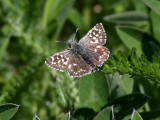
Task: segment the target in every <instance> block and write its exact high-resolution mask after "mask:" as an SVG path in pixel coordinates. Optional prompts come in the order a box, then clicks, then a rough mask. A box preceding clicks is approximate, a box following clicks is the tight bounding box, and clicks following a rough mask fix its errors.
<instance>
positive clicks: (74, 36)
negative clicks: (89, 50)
mask: <svg viewBox="0 0 160 120" xmlns="http://www.w3.org/2000/svg"><path fill="white" fill-rule="evenodd" d="M78 30H79V28H77V29H76V32H75V34H74V38H73V40H75V37H76V34H77V32H78Z"/></svg>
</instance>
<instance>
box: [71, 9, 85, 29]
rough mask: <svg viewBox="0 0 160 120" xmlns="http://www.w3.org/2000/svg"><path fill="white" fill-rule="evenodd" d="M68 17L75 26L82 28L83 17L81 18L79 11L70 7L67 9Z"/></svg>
mask: <svg viewBox="0 0 160 120" xmlns="http://www.w3.org/2000/svg"><path fill="white" fill-rule="evenodd" d="M68 19H69V20H70V21H71V22H72V23H73V24H74V25H76V27H78V28H80V29H82V30H84V28H85V26H84V22H83V19H82V17H81V15H80V13H79V12H78V11H77V10H76V9H74V8H72V9H71V10H70V11H69V14H68Z"/></svg>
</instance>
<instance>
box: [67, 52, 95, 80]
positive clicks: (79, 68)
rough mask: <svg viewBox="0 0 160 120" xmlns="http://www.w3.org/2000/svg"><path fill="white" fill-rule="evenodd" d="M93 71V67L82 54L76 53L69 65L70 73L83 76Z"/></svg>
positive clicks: (73, 75)
mask: <svg viewBox="0 0 160 120" xmlns="http://www.w3.org/2000/svg"><path fill="white" fill-rule="evenodd" d="M91 72H92V67H91V66H90V65H88V64H87V63H86V62H85V61H84V60H83V59H82V57H81V56H79V55H78V54H74V56H73V57H72V58H71V60H70V62H69V65H68V74H69V75H70V76H71V77H82V76H84V75H86V74H90V73H91Z"/></svg>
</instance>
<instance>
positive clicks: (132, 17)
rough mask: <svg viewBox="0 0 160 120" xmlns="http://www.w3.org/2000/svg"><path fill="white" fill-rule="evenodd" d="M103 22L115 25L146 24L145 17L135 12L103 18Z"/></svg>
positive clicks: (141, 13)
mask: <svg viewBox="0 0 160 120" xmlns="http://www.w3.org/2000/svg"><path fill="white" fill-rule="evenodd" d="M104 20H105V21H108V22H112V23H117V24H137V25H144V24H147V23H148V17H147V15H146V14H145V13H143V12H137V11H132V12H125V13H120V14H113V15H109V16H105V17H104Z"/></svg>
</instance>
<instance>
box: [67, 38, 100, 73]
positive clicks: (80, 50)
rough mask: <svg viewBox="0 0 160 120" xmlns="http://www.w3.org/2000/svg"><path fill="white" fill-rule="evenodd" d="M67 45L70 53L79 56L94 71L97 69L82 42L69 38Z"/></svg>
mask: <svg viewBox="0 0 160 120" xmlns="http://www.w3.org/2000/svg"><path fill="white" fill-rule="evenodd" d="M68 46H69V47H70V49H71V52H72V54H76V55H77V56H79V57H81V58H82V59H83V60H84V61H85V62H86V63H87V64H88V65H90V66H91V67H92V68H93V71H94V72H97V71H98V68H97V67H96V65H95V64H94V63H93V62H92V60H91V58H90V57H89V53H88V52H87V50H86V49H85V47H84V45H83V44H81V43H77V42H76V41H75V40H69V41H68Z"/></svg>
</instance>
